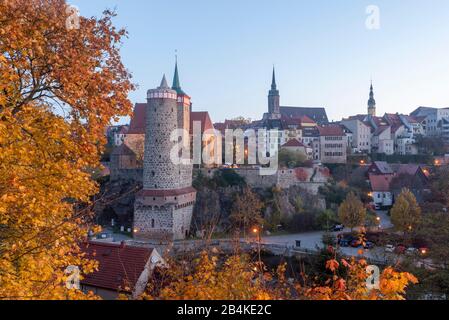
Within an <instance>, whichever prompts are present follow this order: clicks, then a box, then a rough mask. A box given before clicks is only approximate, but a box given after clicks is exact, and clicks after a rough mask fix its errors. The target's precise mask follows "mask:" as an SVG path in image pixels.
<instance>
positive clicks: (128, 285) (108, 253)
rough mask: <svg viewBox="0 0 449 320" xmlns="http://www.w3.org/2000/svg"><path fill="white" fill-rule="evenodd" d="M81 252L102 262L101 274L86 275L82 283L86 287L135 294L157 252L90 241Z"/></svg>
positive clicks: (100, 264) (82, 246) (99, 272)
mask: <svg viewBox="0 0 449 320" xmlns="http://www.w3.org/2000/svg"><path fill="white" fill-rule="evenodd" d="M81 250H82V252H84V253H85V254H86V258H88V259H92V260H96V261H98V263H99V267H98V271H96V272H94V273H91V274H88V275H86V276H85V278H84V279H83V280H82V281H81V283H82V284H83V285H88V286H92V287H97V288H103V289H109V290H115V291H118V290H123V291H125V292H131V291H133V289H134V287H135V285H136V283H137V281H138V280H139V277H140V276H141V274H142V272H143V271H144V269H145V267H146V265H147V262H148V260H149V258H150V256H151V254H152V252H153V250H154V249H152V248H140V247H139V248H138V247H130V246H126V245H122V244H109V243H99V242H89V243H83V244H82V245H81Z"/></svg>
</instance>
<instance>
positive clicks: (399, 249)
mask: <svg viewBox="0 0 449 320" xmlns="http://www.w3.org/2000/svg"><path fill="white" fill-rule="evenodd" d="M406 251H407V247H406V246H405V245H403V244H400V245H398V246H397V247H396V249H395V250H394V253H396V254H404V253H405V252H406Z"/></svg>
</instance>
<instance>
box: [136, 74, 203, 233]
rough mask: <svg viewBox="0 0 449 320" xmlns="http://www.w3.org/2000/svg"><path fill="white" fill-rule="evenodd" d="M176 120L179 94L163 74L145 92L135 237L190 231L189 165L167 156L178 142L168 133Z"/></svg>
mask: <svg viewBox="0 0 449 320" xmlns="http://www.w3.org/2000/svg"><path fill="white" fill-rule="evenodd" d="M179 123H180V122H179V115H178V94H177V92H176V91H175V90H173V89H171V88H170V87H169V86H168V84H167V80H166V78H165V75H164V77H163V79H162V82H161V85H160V87H159V88H157V89H152V90H148V93H147V106H146V124H145V128H146V132H145V156H144V173H143V190H142V191H141V192H139V193H138V194H137V196H136V202H135V208H134V236H135V238H136V239H141V240H155V241H173V240H180V239H184V238H185V237H186V236H187V235H188V233H189V231H190V223H191V220H192V212H193V206H194V204H195V200H196V191H195V189H194V188H193V187H192V176H191V175H190V176H189V177H187V172H190V174H191V172H192V167H191V166H190V165H189V166H187V165H181V164H177V163H173V162H172V161H171V158H170V153H171V151H172V149H173V147H175V145H176V144H177V143H178V141H177V139H171V138H172V137H171V133H172V132H173V130H176V129H178V128H179Z"/></svg>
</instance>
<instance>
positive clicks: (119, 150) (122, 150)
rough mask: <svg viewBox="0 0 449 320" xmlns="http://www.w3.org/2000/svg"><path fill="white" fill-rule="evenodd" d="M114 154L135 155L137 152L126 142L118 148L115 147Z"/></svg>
mask: <svg viewBox="0 0 449 320" xmlns="http://www.w3.org/2000/svg"><path fill="white" fill-rule="evenodd" d="M112 155H114V156H116V155H119V156H121V155H123V156H125V155H127V156H134V155H135V152H134V151H132V150H131V149H130V148H129V147H128V146H127V145H126V144H122V145H120V146H118V147H116V148H114V150H113V151H112Z"/></svg>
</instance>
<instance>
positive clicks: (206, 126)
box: [190, 112, 214, 134]
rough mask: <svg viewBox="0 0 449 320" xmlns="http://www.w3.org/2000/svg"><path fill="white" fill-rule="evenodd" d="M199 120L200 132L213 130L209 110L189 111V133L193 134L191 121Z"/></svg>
mask: <svg viewBox="0 0 449 320" xmlns="http://www.w3.org/2000/svg"><path fill="white" fill-rule="evenodd" d="M194 121H195V122H201V133H204V132H205V131H207V130H213V129H214V125H213V124H212V121H211V119H210V116H209V112H191V113H190V134H193V122H194Z"/></svg>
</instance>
